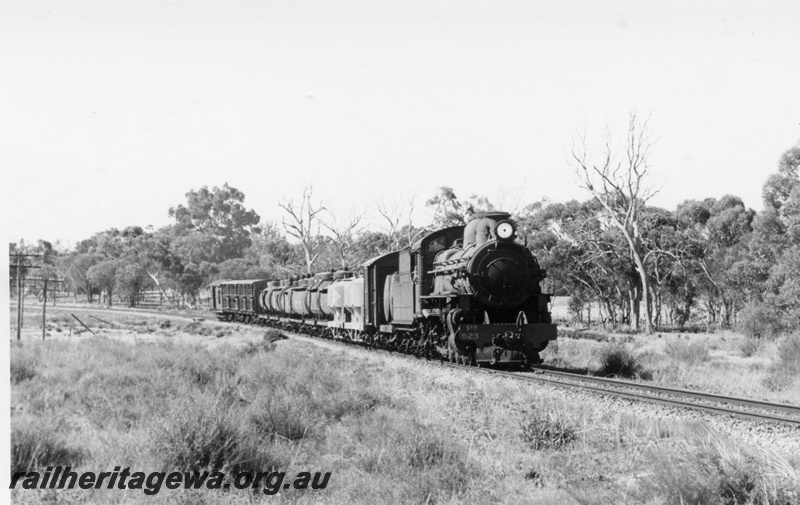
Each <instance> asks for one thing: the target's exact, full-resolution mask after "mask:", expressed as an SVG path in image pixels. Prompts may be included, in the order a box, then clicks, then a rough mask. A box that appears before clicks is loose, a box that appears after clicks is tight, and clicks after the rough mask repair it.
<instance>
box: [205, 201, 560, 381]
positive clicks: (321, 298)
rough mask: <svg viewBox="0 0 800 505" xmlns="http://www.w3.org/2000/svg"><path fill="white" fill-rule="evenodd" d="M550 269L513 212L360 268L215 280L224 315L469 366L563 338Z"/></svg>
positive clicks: (528, 353)
mask: <svg viewBox="0 0 800 505" xmlns="http://www.w3.org/2000/svg"><path fill="white" fill-rule="evenodd" d="M545 275H546V273H545V271H544V269H542V268H540V267H539V263H538V262H537V261H536V258H535V257H534V256H533V254H532V253H531V252H530V251H529V250H528V249H527V248H526V247H525V246H524V245H522V244H520V243H519V242H518V241H517V240H516V225H515V224H514V222H513V221H511V220H510V215H509V214H507V213H505V212H491V213H486V214H483V215H480V216H478V217H476V218H475V219H473V220H471V221H470V222H469V223H468V224H467V225H466V226H453V227H450V228H444V229H441V230H437V231H434V232H431V233H429V234H427V235H426V236H424V237H423V238H422V239H420V240H419V241H417V242H416V243H415V244H414V245H413V246H412V247H410V248H408V249H404V250H401V251H394V252H390V253H387V254H383V255H381V256H378V257H375V258H372V259H370V260H368V261H366V262H365V263H363V264H362V265H361V266H360V268H359V269H358V270H357V271H349V270H341V271H336V272H323V273H318V274H316V275H308V276H305V277H303V278H300V279H297V278H295V279H287V280H280V281H279V280H260V279H259V280H239V281H217V282H214V283H212V284H211V292H212V310H213V311H214V312H215V313H216V315H217V317H218V318H219V319H220V320H223V321H241V322H248V323H257V324H262V325H265V326H266V325H270V326H283V327H287V328H288V329H292V330H297V331H302V332H305V333H309V334H312V335H315V336H322V337H327V338H333V339H339V340H345V341H354V342H359V343H363V344H366V345H370V346H375V347H379V348H384V349H389V350H397V351H402V352H406V353H411V354H416V355H418V356H425V357H430V358H438V359H446V360H449V361H451V362H458V363H462V364H466V365H479V366H480V365H495V364H497V363H510V364H519V365H522V366H528V365H530V364H534V363H538V362H540V358H539V353H540V352H541V351H542V350H543V349H544V348H545V347H547V344H548V342H550V341H551V340H555V338H556V325H554V324H552V321H551V317H550V311H549V302H550V295H548V294H544V293H542V289H541V284H540V283H541V281H542V280H543V279H544V278H545Z"/></svg>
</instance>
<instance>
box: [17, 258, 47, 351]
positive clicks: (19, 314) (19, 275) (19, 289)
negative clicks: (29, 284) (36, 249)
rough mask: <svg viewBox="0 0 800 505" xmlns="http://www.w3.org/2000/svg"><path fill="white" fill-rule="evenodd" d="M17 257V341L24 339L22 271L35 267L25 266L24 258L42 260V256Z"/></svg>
mask: <svg viewBox="0 0 800 505" xmlns="http://www.w3.org/2000/svg"><path fill="white" fill-rule="evenodd" d="M12 256H16V257H17V264H16V265H15V266H16V267H17V340H21V339H22V301H23V297H22V269H23V268H29V267H32V266H33V265H23V264H22V260H23V258H41V257H42V255H41V254H12Z"/></svg>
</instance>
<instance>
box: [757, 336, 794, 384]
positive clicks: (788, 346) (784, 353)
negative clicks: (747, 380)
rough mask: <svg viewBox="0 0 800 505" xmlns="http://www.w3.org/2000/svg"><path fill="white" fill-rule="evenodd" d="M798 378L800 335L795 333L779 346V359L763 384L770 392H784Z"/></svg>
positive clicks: (771, 366)
mask: <svg viewBox="0 0 800 505" xmlns="http://www.w3.org/2000/svg"><path fill="white" fill-rule="evenodd" d="M798 377H800V333H794V334H792V335H790V336H789V337H787V338H786V339H785V340H784V341H783V342H781V343H780V345H779V346H778V355H777V358H776V360H775V361H774V362H773V363H772V365H770V367H769V369H768V370H767V373H766V375H764V378H763V379H762V380H761V383H762V384H763V386H764V387H765V388H767V389H768V390H770V391H783V390H785V389H788V388H789V387H791V386H792V385H793V384H794V383H795V381H796V380H797V378H798Z"/></svg>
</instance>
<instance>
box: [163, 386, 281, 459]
mask: <svg viewBox="0 0 800 505" xmlns="http://www.w3.org/2000/svg"><path fill="white" fill-rule="evenodd" d="M235 401H236V400H235V399H234V398H231V397H227V396H224V395H220V396H218V397H217V398H216V399H213V398H211V397H209V396H205V395H204V396H200V397H197V398H195V399H192V400H188V401H187V403H186V404H184V405H176V406H174V407H173V408H172V409H170V413H169V414H168V415H167V416H166V417H165V418H164V419H161V420H160V422H158V423H156V424H154V425H153V426H151V428H150V431H151V441H152V447H151V450H152V452H153V454H156V455H158V456H159V457H160V458H161V460H162V462H163V464H164V466H165V467H166V468H169V469H176V470H184V471H188V470H190V471H203V470H216V471H219V470H225V471H234V472H237V471H238V472H241V471H250V472H258V471H265V470H266V469H275V468H280V467H283V466H285V464H286V462H285V461H283V459H282V458H281V457H280V456H279V455H277V454H276V451H274V450H273V446H272V445H271V442H270V441H269V440H264V439H263V438H261V437H260V436H259V435H258V434H257V433H256V432H255V431H253V430H251V429H249V427H248V426H247V424H246V423H244V422H242V416H241V412H240V409H238V408H236V407H235V403H234V402H235Z"/></svg>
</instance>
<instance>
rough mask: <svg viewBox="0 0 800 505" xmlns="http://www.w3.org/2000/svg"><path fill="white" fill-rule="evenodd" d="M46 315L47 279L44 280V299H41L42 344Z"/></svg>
mask: <svg viewBox="0 0 800 505" xmlns="http://www.w3.org/2000/svg"><path fill="white" fill-rule="evenodd" d="M46 314H47V277H45V278H44V298H43V299H42V342H44V334H45V329H46V327H47V325H46V324H45V315H46Z"/></svg>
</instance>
